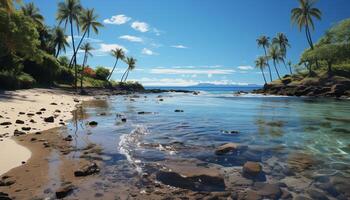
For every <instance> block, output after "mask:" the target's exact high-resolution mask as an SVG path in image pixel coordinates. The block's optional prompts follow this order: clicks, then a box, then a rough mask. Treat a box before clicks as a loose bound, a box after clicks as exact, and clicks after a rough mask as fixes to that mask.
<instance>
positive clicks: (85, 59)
mask: <svg viewBox="0 0 350 200" xmlns="http://www.w3.org/2000/svg"><path fill="white" fill-rule="evenodd" d="M86 55H87V54H86V51H85V55H84V60H83V65H82V66H81V67H82V68H81V72H80V91H83V77H84V66H85V65H86V61H87V56H86Z"/></svg>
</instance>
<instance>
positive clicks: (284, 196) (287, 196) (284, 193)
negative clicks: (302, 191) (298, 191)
mask: <svg viewBox="0 0 350 200" xmlns="http://www.w3.org/2000/svg"><path fill="white" fill-rule="evenodd" d="M281 199H293V195H292V194H291V193H290V192H288V191H287V190H282V195H281Z"/></svg>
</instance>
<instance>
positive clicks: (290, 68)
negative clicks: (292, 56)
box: [289, 65, 293, 74]
mask: <svg viewBox="0 0 350 200" xmlns="http://www.w3.org/2000/svg"><path fill="white" fill-rule="evenodd" d="M289 71H290V74H293V72H292V66H290V65H289Z"/></svg>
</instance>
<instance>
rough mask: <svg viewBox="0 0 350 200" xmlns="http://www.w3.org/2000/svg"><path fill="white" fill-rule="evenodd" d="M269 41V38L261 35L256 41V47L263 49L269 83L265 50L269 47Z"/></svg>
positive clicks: (267, 60)
mask: <svg viewBox="0 0 350 200" xmlns="http://www.w3.org/2000/svg"><path fill="white" fill-rule="evenodd" d="M269 40H270V38H269V37H267V36H264V35H262V36H260V37H259V38H258V39H257V40H256V41H257V42H258V47H262V48H263V49H264V52H265V59H266V63H267V66H268V68H269V73H270V81H271V82H272V73H271V67H270V64H269V59H268V56H267V52H266V48H269V46H270V41H269Z"/></svg>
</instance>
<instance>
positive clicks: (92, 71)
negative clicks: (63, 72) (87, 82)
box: [84, 67, 96, 77]
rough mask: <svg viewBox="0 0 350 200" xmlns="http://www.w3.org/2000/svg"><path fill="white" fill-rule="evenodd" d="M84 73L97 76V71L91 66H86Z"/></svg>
mask: <svg viewBox="0 0 350 200" xmlns="http://www.w3.org/2000/svg"><path fill="white" fill-rule="evenodd" d="M84 75H85V76H88V77H95V76H96V73H95V71H94V70H93V69H92V68H91V67H85V68H84Z"/></svg>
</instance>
